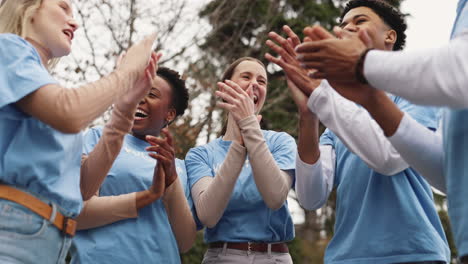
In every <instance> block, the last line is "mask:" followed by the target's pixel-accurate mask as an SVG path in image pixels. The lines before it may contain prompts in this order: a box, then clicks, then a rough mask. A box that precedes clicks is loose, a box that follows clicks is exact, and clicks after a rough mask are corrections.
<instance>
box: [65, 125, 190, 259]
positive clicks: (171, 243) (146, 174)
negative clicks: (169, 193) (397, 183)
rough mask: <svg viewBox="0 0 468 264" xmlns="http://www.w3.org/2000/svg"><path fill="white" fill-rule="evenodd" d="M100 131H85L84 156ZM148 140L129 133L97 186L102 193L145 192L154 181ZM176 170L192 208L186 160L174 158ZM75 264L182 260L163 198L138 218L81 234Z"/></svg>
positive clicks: (139, 214) (74, 256) (91, 147)
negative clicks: (147, 149)
mask: <svg viewBox="0 0 468 264" xmlns="http://www.w3.org/2000/svg"><path fill="white" fill-rule="evenodd" d="M101 135H102V128H92V129H90V130H89V131H88V133H86V135H85V143H84V150H83V152H84V153H85V154H87V153H89V152H91V151H92V150H93V148H94V146H95V145H96V144H97V142H98V141H99V138H100V137H101ZM148 146H150V144H149V143H148V142H146V141H144V140H140V139H138V138H136V137H134V136H132V135H126V136H125V139H124V144H123V146H122V150H121V151H120V153H119V155H118V156H117V159H116V160H115V162H114V164H113V166H112V168H111V170H110V171H109V174H108V175H107V177H106V179H105V180H104V183H103V184H102V186H101V189H100V190H99V195H100V196H111V195H121V194H127V193H132V192H138V191H143V190H147V189H148V188H149V187H150V186H151V185H152V183H153V171H154V168H155V166H156V160H154V159H153V158H151V157H150V156H148V152H147V151H146V150H145V148H146V147H148ZM176 167H177V168H176V170H177V174H178V176H179V179H180V182H181V183H182V185H183V188H184V191H185V196H186V197H187V199H188V202H189V206H190V208H192V207H193V203H192V200H191V196H190V190H189V188H188V186H187V185H188V184H187V174H186V172H185V163H184V162H183V161H182V160H178V159H176ZM74 245H75V247H76V250H74V252H73V260H72V263H96V262H97V261H98V260H99V263H110V264H117V263H180V256H179V250H178V246H177V241H176V239H175V236H174V234H173V233H172V229H171V225H170V223H169V220H168V217H167V214H166V209H165V208H164V204H163V202H162V200H158V201H156V202H153V203H152V204H151V205H148V206H146V207H144V208H141V209H139V210H138V218H131V219H125V220H121V221H118V222H115V223H112V224H109V225H106V226H102V227H98V228H92V229H88V230H83V231H79V232H77V235H76V236H75V238H74Z"/></svg>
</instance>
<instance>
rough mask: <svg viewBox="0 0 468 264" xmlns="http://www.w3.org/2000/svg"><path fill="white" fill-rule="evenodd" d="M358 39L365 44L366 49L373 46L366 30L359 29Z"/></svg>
mask: <svg viewBox="0 0 468 264" xmlns="http://www.w3.org/2000/svg"><path fill="white" fill-rule="evenodd" d="M358 34H359V39H360V40H361V41H362V42H363V43H364V45H366V47H367V48H368V49H370V48H373V45H372V40H371V38H370V37H369V33H367V30H365V29H364V30H359V33H358Z"/></svg>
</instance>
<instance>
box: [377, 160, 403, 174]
mask: <svg viewBox="0 0 468 264" xmlns="http://www.w3.org/2000/svg"><path fill="white" fill-rule="evenodd" d="M369 167H370V168H371V169H373V170H375V171H376V172H378V173H380V174H382V175H385V176H393V175H395V174H398V173H400V172H402V171H404V170H406V169H407V168H409V166H408V164H406V162H404V161H403V160H401V161H396V162H392V161H388V160H383V161H381V162H376V163H375V164H369Z"/></svg>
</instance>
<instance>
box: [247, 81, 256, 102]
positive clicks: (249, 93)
mask: <svg viewBox="0 0 468 264" xmlns="http://www.w3.org/2000/svg"><path fill="white" fill-rule="evenodd" d="M247 95H248V96H249V97H250V99H252V101H253V97H254V94H253V88H252V85H249V87H247Z"/></svg>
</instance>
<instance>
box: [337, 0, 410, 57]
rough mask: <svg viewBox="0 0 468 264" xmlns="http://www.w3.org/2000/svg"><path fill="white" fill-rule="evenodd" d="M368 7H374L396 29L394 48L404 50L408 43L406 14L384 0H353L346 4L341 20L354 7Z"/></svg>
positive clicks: (386, 22)
mask: <svg viewBox="0 0 468 264" xmlns="http://www.w3.org/2000/svg"><path fill="white" fill-rule="evenodd" d="M358 7H368V8H370V9H372V11H374V12H375V13H376V14H377V15H378V16H379V17H380V18H381V19H382V20H383V21H384V22H385V24H387V25H388V26H389V27H390V28H391V29H393V30H395V32H396V34H397V40H396V42H395V45H393V50H402V49H403V47H404V46H405V43H406V34H405V31H406V28H407V25H406V22H405V17H404V15H403V14H402V13H401V12H400V11H398V10H397V9H396V8H394V7H393V6H391V5H390V4H388V3H386V2H385V1H383V0H351V1H349V2H348V3H347V4H346V7H345V9H344V10H343V13H342V14H341V18H340V21H343V17H344V16H345V15H346V14H347V13H348V12H349V11H350V10H351V9H354V8H358Z"/></svg>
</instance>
